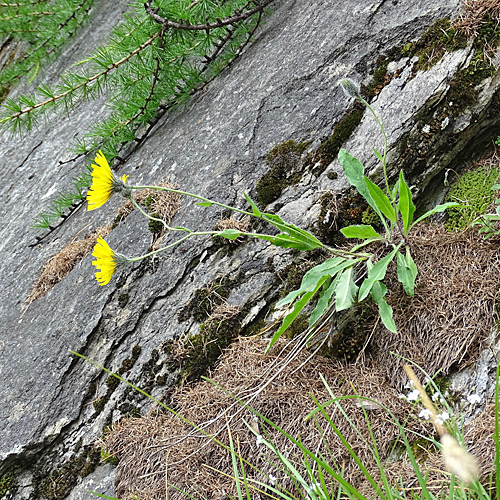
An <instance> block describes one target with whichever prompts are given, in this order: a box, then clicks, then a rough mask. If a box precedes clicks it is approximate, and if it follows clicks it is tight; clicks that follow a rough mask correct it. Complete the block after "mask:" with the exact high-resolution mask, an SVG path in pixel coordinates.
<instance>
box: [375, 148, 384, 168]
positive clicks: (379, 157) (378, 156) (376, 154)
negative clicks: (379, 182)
mask: <svg viewBox="0 0 500 500" xmlns="http://www.w3.org/2000/svg"><path fill="white" fill-rule="evenodd" d="M373 152H374V153H375V156H376V157H377V158H378V159H379V160H380V162H381V163H382V164H383V163H384V158H383V156H382V155H381V154H380V153H379V152H378V151H377V150H376V149H375V148H373Z"/></svg>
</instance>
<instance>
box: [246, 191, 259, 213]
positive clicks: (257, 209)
mask: <svg viewBox="0 0 500 500" xmlns="http://www.w3.org/2000/svg"><path fill="white" fill-rule="evenodd" d="M243 196H244V197H245V199H246V200H247V201H248V203H249V205H250V206H251V207H252V212H253V214H254V215H255V216H256V217H262V212H261V211H260V210H259V207H258V206H257V205H256V203H255V202H254V201H253V200H252V199H251V198H250V196H248V194H247V193H243Z"/></svg>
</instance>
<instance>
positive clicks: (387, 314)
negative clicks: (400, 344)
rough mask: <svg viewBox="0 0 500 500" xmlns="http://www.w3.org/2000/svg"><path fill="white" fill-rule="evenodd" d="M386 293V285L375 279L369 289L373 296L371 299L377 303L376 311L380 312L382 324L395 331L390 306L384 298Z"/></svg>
mask: <svg viewBox="0 0 500 500" xmlns="http://www.w3.org/2000/svg"><path fill="white" fill-rule="evenodd" d="M386 293H387V287H386V286H385V285H384V284H383V283H381V282H380V281H376V282H375V283H374V284H373V286H372V289H371V290H370V294H371V296H372V297H373V300H374V301H375V302H376V303H377V305H378V312H379V314H380V319H381V320H382V323H384V326H385V327H386V328H387V329H388V330H389V331H391V332H393V333H396V331H397V330H396V323H394V318H393V315H392V307H391V306H390V305H389V304H388V303H387V301H386V300H385V294H386Z"/></svg>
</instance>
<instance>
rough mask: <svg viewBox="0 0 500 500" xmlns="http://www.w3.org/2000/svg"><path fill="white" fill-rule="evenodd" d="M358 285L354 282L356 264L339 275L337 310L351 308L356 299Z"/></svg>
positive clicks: (336, 298)
mask: <svg viewBox="0 0 500 500" xmlns="http://www.w3.org/2000/svg"><path fill="white" fill-rule="evenodd" d="M357 291H358V286H357V285H356V283H354V266H351V267H348V268H347V269H344V270H343V271H342V273H341V274H340V276H339V279H338V283H337V287H336V289H335V310H336V311H343V310H344V309H349V308H350V307H351V306H352V304H353V302H354V300H355V295H356V292H357Z"/></svg>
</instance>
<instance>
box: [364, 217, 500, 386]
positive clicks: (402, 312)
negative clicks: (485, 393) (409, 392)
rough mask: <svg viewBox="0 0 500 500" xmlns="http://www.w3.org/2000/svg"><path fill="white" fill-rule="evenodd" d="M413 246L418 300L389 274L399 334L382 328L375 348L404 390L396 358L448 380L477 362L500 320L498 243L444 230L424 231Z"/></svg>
mask: <svg viewBox="0 0 500 500" xmlns="http://www.w3.org/2000/svg"><path fill="white" fill-rule="evenodd" d="M410 245H411V250H412V256H413V259H414V260H415V263H416V264H417V268H418V276H417V281H416V288H415V296H414V297H408V296H407V295H406V294H405V293H404V291H403V289H402V286H401V285H400V284H399V283H398V281H397V277H396V272H395V269H392V271H390V272H388V276H387V278H388V289H389V290H390V296H389V298H388V302H389V303H390V305H391V306H392V307H393V310H394V318H395V321H396V326H397V330H398V331H397V333H396V334H394V333H391V332H388V331H387V330H386V329H385V328H383V327H382V326H381V325H379V327H378V328H377V330H376V331H375V334H374V335H373V342H372V345H373V346H374V351H375V352H374V356H375V361H376V362H377V365H378V366H380V367H382V369H384V370H385V373H386V376H387V378H388V380H390V381H391V383H392V384H394V385H399V386H401V385H402V384H403V383H405V382H406V376H405V374H404V371H403V369H402V364H403V361H402V360H401V359H400V358H397V357H396V356H394V355H392V354H391V353H392V352H395V353H397V354H399V355H401V356H404V357H406V358H408V359H411V360H412V361H414V362H415V363H417V364H418V365H419V366H421V367H422V368H424V369H425V370H426V371H427V372H429V373H431V374H434V373H436V372H437V371H438V370H441V374H447V373H449V371H450V368H451V367H458V368H462V367H463V366H465V365H466V364H470V363H472V362H473V361H474V360H475V359H476V358H477V355H478V353H479V351H480V349H481V345H482V344H483V342H484V341H486V339H487V337H488V335H489V334H490V333H491V331H492V329H493V327H494V324H495V321H496V316H497V312H496V299H497V292H498V269H499V255H500V250H499V246H498V238H491V239H489V240H486V241H485V240H484V238H482V237H480V236H478V234H477V231H476V230H474V229H469V230H467V231H464V232H461V233H449V232H447V231H446V230H445V229H444V228H443V227H442V226H440V225H422V226H421V227H420V228H416V229H415V230H414V232H413V233H412V235H411V240H410Z"/></svg>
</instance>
